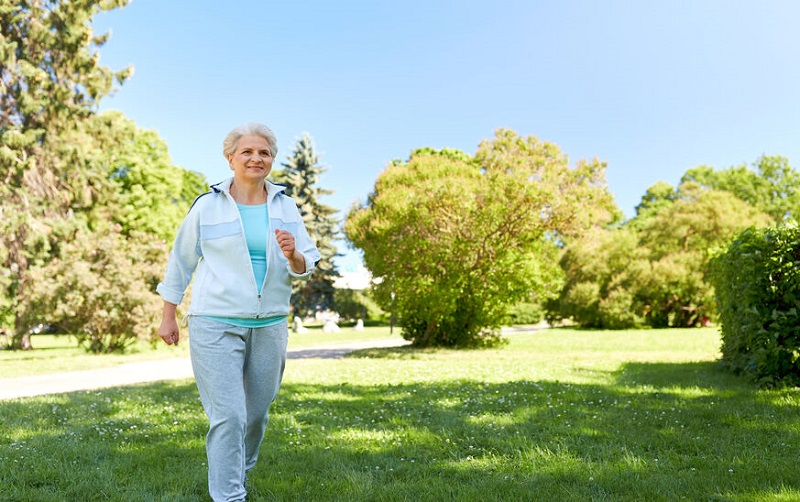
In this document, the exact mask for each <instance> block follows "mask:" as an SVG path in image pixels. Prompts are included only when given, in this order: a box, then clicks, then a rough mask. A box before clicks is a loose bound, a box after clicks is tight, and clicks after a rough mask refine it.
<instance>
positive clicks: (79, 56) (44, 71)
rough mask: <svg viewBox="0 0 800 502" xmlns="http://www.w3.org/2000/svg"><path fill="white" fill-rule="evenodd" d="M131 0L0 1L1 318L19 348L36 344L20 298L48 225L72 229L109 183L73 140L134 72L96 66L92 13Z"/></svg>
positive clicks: (42, 250) (42, 255)
mask: <svg viewBox="0 0 800 502" xmlns="http://www.w3.org/2000/svg"><path fill="white" fill-rule="evenodd" d="M126 3H127V2H126V1H125V0H106V1H83V2H67V1H57V0H50V1H36V2H24V3H19V2H17V3H13V2H12V3H9V2H7V1H4V2H3V3H2V4H0V32H2V34H3V37H2V38H0V181H1V182H0V215H2V217H0V248H2V249H3V251H2V252H0V256H2V257H3V259H4V261H3V262H2V268H3V269H5V270H8V271H9V272H10V273H9V274H8V275H5V276H4V277H3V279H2V281H0V282H2V283H3V284H2V285H3V286H4V290H3V291H2V293H0V297H1V298H2V301H1V302H0V304H2V305H3V307H2V308H3V314H2V317H4V318H7V317H9V311H11V312H13V316H14V321H13V322H14V332H15V333H14V338H13V346H14V347H17V348H30V344H29V341H28V338H27V336H28V326H27V325H25V324H24V322H23V319H22V318H23V317H24V316H25V315H26V313H24V312H22V311H21V309H20V308H19V305H18V304H19V298H22V297H24V296H25V295H26V294H27V289H28V288H29V287H31V286H32V285H31V277H30V275H29V272H30V269H31V267H35V266H38V265H40V264H42V263H44V262H46V261H47V259H48V257H49V256H50V255H51V253H53V252H54V251H55V249H54V244H53V243H52V242H49V241H48V234H47V231H48V229H49V228H50V227H51V226H62V225H67V226H68V225H72V222H71V219H72V216H73V214H74V213H75V212H79V211H81V209H82V208H83V207H85V206H86V204H87V203H91V202H92V201H93V200H96V199H95V197H96V196H97V195H98V194H99V193H102V192H103V191H104V188H105V187H106V186H107V184H105V183H104V182H103V177H102V176H100V175H98V172H96V171H94V170H92V169H87V167H86V166H87V165H89V164H91V162H90V161H89V160H87V161H86V162H83V160H85V159H88V158H89V157H90V156H91V153H90V152H87V151H82V152H81V154H80V155H77V157H79V158H81V160H82V161H81V162H78V163H77V164H75V163H74V162H73V160H74V159H75V158H76V155H75V154H76V153H77V152H79V151H80V150H81V148H82V145H81V144H80V143H77V144H76V143H72V142H71V140H72V136H73V132H75V131H78V134H80V131H84V130H85V129H84V123H85V121H86V120H87V119H89V118H90V117H91V116H92V114H93V110H94V109H95V108H96V105H97V103H98V102H99V100H100V99H101V98H102V97H103V96H105V95H107V94H108V93H109V92H111V90H112V88H113V84H114V82H115V81H116V82H117V83H122V82H123V81H124V80H125V79H126V78H127V77H128V76H129V75H130V69H126V70H123V71H120V72H112V71H110V70H109V69H107V68H105V67H102V66H100V65H98V61H99V56H98V54H97V52H96V50H97V48H99V47H101V46H102V45H103V44H104V43H105V41H106V38H107V36H105V35H100V36H95V35H94V34H93V33H92V28H91V20H92V17H93V16H94V15H95V14H96V13H97V12H99V11H100V10H109V9H112V8H115V7H121V6H123V5H125V4H126Z"/></svg>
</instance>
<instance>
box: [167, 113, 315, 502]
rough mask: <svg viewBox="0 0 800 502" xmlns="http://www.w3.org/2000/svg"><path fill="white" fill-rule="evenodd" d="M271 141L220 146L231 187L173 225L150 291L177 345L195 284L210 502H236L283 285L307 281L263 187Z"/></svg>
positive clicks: (306, 261)
mask: <svg viewBox="0 0 800 502" xmlns="http://www.w3.org/2000/svg"><path fill="white" fill-rule="evenodd" d="M277 150H278V149H277V140H276V139H275V135H274V134H273V133H272V131H271V130H270V129H269V128H268V127H266V126H264V125H261V124H247V125H245V126H241V127H237V128H235V129H234V130H233V131H231V132H230V134H228V136H227V137H226V138H225V141H224V142H223V155H224V156H225V158H226V159H227V160H228V164H229V165H230V168H231V171H233V177H232V178H229V179H228V180H226V181H223V182H221V183H219V184H217V185H213V186H212V187H211V191H209V192H208V193H205V194H203V195H201V196H199V197H198V198H197V199H196V200H195V201H194V204H193V205H192V208H191V209H190V210H189V214H188V215H187V216H186V219H185V220H184V221H183V223H182V224H181V227H180V229H179V230H178V235H177V237H176V238H175V244H174V246H173V248H172V252H171V253H170V256H169V262H168V264H167V271H166V275H165V278H164V281H163V282H161V283H160V284H159V285H158V288H157V291H158V293H159V294H160V295H161V297H162V298H163V299H164V310H163V315H162V320H161V326H160V327H159V330H158V333H159V335H160V336H161V338H162V339H163V340H164V341H165V342H166V343H167V345H173V344H177V343H178V340H179V339H180V334H179V330H178V322H177V319H176V317H175V316H176V308H177V306H178V305H179V304H180V303H181V300H183V295H184V292H185V290H186V288H187V286H188V285H189V282H190V281H191V280H192V276H193V275H194V274H195V269H196V277H195V279H194V286H193V292H192V301H191V305H190V307H189V333H190V335H191V336H190V337H189V348H190V353H191V360H192V369H193V371H194V375H195V379H196V381H197V388H198V390H199V393H200V399H201V401H202V403H203V409H204V410H205V413H206V415H207V416H208V419H209V430H208V436H207V437H206V453H207V455H208V487H209V493H210V494H211V497H212V499H213V500H215V501H223V500H226V501H231V500H244V499H245V496H246V494H247V492H246V489H245V482H246V473H247V471H249V470H250V469H252V468H253V466H254V465H255V463H256V459H257V458H258V450H259V447H260V446H261V441H262V440H263V438H264V431H265V430H266V427H267V421H268V414H267V413H268V410H269V406H270V404H271V403H272V401H274V399H275V397H276V396H277V393H278V388H279V386H280V382H281V378H282V377H283V369H284V365H285V363H286V343H287V339H288V333H289V332H288V326H287V321H286V316H287V315H288V314H289V297H290V295H291V292H292V286H291V278H307V277H308V276H309V275H310V274H311V272H312V271H313V270H314V267H315V266H316V263H317V261H319V252H318V251H317V248H316V246H315V245H314V243H313V242H312V240H311V238H310V237H309V235H308V232H307V231H306V228H305V225H304V224H303V220H302V218H301V216H300V213H299V212H298V210H297V206H296V204H295V202H294V200H293V199H291V198H290V197H288V196H286V195H285V194H283V187H280V186H277V185H274V184H272V183H270V182H268V181H266V177H267V175H268V174H269V173H270V171H271V169H272V163H273V161H274V159H275V155H276V153H277Z"/></svg>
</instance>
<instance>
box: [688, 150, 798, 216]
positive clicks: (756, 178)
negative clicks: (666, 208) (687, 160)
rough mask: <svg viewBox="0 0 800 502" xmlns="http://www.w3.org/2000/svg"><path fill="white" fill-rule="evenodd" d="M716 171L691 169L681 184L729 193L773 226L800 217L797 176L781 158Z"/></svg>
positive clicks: (768, 158)
mask: <svg viewBox="0 0 800 502" xmlns="http://www.w3.org/2000/svg"><path fill="white" fill-rule="evenodd" d="M753 166H754V167H755V170H753V169H750V168H748V167H747V166H746V165H741V166H734V167H731V168H729V169H722V170H719V171H715V170H714V169H712V168H711V167H708V166H700V167H696V168H694V169H691V170H689V171H687V172H686V174H684V175H683V178H681V182H682V183H683V182H687V181H692V182H695V183H697V184H699V185H700V186H702V187H704V188H713V189H716V190H724V191H726V192H730V193H732V194H733V195H735V196H736V197H738V198H740V199H742V200H743V201H745V202H747V203H749V204H750V205H752V206H753V207H755V208H757V209H759V210H760V211H762V212H764V213H767V214H769V215H770V216H772V218H773V219H774V220H775V222H781V221H784V220H788V219H792V218H793V219H797V218H798V217H800V173H798V172H797V171H795V170H794V169H793V168H792V167H791V166H790V165H789V160H788V159H786V158H785V157H780V156H766V155H765V156H763V157H761V158H760V159H758V160H757V161H756V162H755V164H753Z"/></svg>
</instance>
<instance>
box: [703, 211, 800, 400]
mask: <svg viewBox="0 0 800 502" xmlns="http://www.w3.org/2000/svg"><path fill="white" fill-rule="evenodd" d="M798 264H800V228H798V226H797V224H796V223H794V222H788V223H787V224H778V225H774V226H771V227H769V228H764V229H756V228H748V229H746V230H745V231H743V232H742V233H740V234H739V235H737V236H736V238H735V239H733V240H732V242H731V243H730V245H729V246H728V247H727V248H725V249H723V250H721V252H720V253H719V254H718V255H716V256H715V257H714V259H713V261H712V267H711V269H712V280H713V282H714V285H715V287H716V296H717V300H718V302H719V309H720V318H721V321H722V361H723V363H724V364H725V365H726V366H728V367H729V368H731V369H732V370H734V371H736V372H740V373H744V374H746V375H748V376H750V377H752V378H754V379H755V380H756V381H758V382H759V383H760V384H762V385H764V386H776V385H794V386H798V385H800V313H799V312H798V301H800V267H798Z"/></svg>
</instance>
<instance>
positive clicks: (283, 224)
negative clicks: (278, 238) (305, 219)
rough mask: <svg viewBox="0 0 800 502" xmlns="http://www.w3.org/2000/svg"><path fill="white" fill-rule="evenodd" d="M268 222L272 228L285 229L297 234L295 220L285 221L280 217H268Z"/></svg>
mask: <svg viewBox="0 0 800 502" xmlns="http://www.w3.org/2000/svg"><path fill="white" fill-rule="evenodd" d="M270 224H271V225H272V228H273V230H286V231H287V232H289V233H291V234H292V235H294V236H295V237H296V236H297V222H296V221H285V220H283V219H281V218H270Z"/></svg>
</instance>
